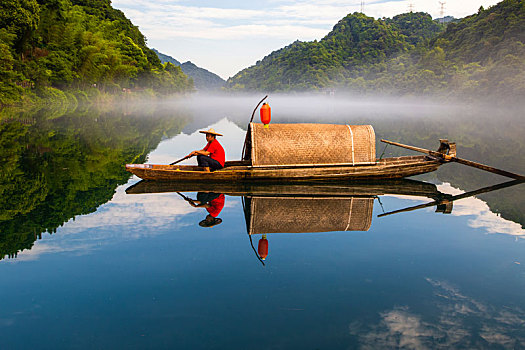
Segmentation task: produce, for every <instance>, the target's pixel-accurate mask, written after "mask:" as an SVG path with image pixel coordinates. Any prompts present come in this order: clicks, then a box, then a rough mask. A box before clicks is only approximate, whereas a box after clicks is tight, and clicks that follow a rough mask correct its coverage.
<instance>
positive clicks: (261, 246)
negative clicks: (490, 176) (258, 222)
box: [257, 235, 268, 260]
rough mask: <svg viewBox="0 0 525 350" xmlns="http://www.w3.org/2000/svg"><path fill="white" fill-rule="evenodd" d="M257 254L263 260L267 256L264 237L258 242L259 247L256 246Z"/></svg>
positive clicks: (266, 242) (266, 241)
mask: <svg viewBox="0 0 525 350" xmlns="http://www.w3.org/2000/svg"><path fill="white" fill-rule="evenodd" d="M257 253H259V256H260V257H261V259H263V260H265V259H266V257H267V256H268V240H267V239H266V235H263V236H262V238H261V239H260V240H259V245H258V246H257Z"/></svg>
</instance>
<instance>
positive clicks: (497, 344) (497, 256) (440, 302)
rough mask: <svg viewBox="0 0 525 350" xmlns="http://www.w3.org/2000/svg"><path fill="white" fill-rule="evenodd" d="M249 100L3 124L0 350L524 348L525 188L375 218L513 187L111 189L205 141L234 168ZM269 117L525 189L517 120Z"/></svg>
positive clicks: (335, 114) (207, 100) (422, 107)
mask: <svg viewBox="0 0 525 350" xmlns="http://www.w3.org/2000/svg"><path fill="white" fill-rule="evenodd" d="M259 98H260V97H259V96H256V97H249V96H244V97H232V96H223V97H200V98H199V97H190V98H185V99H179V100H175V101H170V102H164V103H160V102H159V103H156V104H153V103H149V104H138V103H129V104H123V105H122V106H119V107H116V108H115V107H107V106H106V107H99V108H97V109H81V108H79V109H76V110H74V111H67V110H64V111H49V110H47V111H46V110H41V111H36V112H34V113H31V114H27V113H26V114H23V115H12V116H9V118H7V117H6V118H4V120H3V122H2V123H1V124H0V132H1V138H0V150H1V157H2V160H3V161H2V164H1V165H0V170H1V175H0V193H1V198H0V258H1V260H0V280H1V281H2V288H1V291H0V310H1V312H0V339H1V343H0V344H1V345H0V348H3V349H36V348H39V349H60V348H67V349H71V348H73V349H76V348H80V349H84V348H89V349H90V348H96V349H111V348H136V349H145V348H152V349H164V348H166V349H225V348H228V349H291V348H298V349H299V348H300V349H349V348H350V349H352V348H373V349H383V348H384V349H392V348H403V349H405V348H406V349H435V348H445V349H449V348H476V349H484V348H487V349H492V348H494V349H499V348H508V349H523V348H525V297H524V292H525V240H524V239H523V238H525V230H524V228H523V227H524V225H525V200H524V195H525V191H524V190H525V185H523V184H518V185H514V186H511V187H507V188H503V189H499V190H496V191H492V192H487V193H484V194H481V195H479V196H472V197H468V198H465V199H461V200H458V201H454V202H453V203H452V204H451V205H450V204H449V205H448V207H447V206H445V205H440V206H439V207H436V206H429V207H427V208H422V209H418V210H414V211H407V212H401V213H397V214H392V215H387V216H381V217H378V215H380V214H383V213H388V212H391V211H395V210H398V209H402V208H406V207H411V206H416V205H420V204H425V203H430V202H433V201H435V200H436V199H440V200H442V199H446V198H448V199H450V198H451V197H450V196H454V195H458V194H461V193H464V192H465V191H474V190H477V189H480V188H484V187H487V186H491V185H497V184H501V183H504V182H507V181H509V180H508V179H505V178H503V177H500V176H496V175H491V174H488V173H485V172H483V171H480V170H476V169H470V168H467V167H466V166H462V165H456V164H447V165H444V166H443V167H441V168H440V169H439V170H438V171H437V172H435V173H431V174H427V175H425V176H420V177H417V178H415V179H412V180H413V181H405V182H396V183H386V184H379V185H377V184H375V185H374V186H371V185H360V186H352V185H351V184H339V185H338V186H335V185H332V186H328V187H326V186H325V187H323V186H306V187H299V188H290V187H289V186H286V184H280V185H279V186H277V187H276V186H274V187H270V186H259V187H257V188H255V189H252V192H251V193H248V194H246V193H244V194H243V193H232V192H231V191H230V192H229V193H225V195H224V193H221V189H215V190H214V189H213V188H212V189H211V190H213V192H217V193H216V194H215V195H210V194H209V192H210V191H211V190H210V188H202V187H199V186H186V187H184V186H182V187H181V186H179V187H177V186H176V185H172V186H171V187H170V186H167V187H166V186H165V187H144V186H142V184H137V183H138V182H139V179H138V178H136V177H134V176H131V175H130V174H129V173H127V172H125V171H124V170H123V165H124V164H126V163H144V162H148V163H170V162H172V161H174V160H176V159H178V158H181V157H183V156H185V155H186V154H188V153H189V152H190V151H192V150H195V149H201V148H202V147H203V146H204V144H205V139H204V135H203V134H200V133H198V130H202V129H208V128H210V127H212V128H215V130H217V131H218V132H220V133H223V134H224V137H222V138H221V139H220V141H221V143H222V144H223V146H224V147H225V149H226V157H227V159H230V160H234V159H238V158H239V157H240V152H241V148H242V144H243V141H244V134H245V129H246V124H247V122H248V120H249V118H250V114H251V112H252V109H253V108H254V106H255V104H256V103H257V102H258V100H259ZM269 103H270V105H271V107H272V114H273V115H272V118H273V120H272V122H274V123H279V122H317V123H322V122H324V123H341V124H344V123H348V124H372V125H373V126H374V128H375V131H376V137H377V139H378V140H379V139H381V138H386V139H389V140H392V141H398V142H401V143H405V144H411V145H415V146H419V147H425V148H431V149H437V146H438V145H439V143H438V139H439V138H447V137H448V138H449V139H450V140H451V141H456V142H457V144H458V156H459V157H463V158H466V159H470V160H474V161H478V162H482V163H485V164H489V165H492V166H496V167H501V168H503V169H506V170H509V171H514V172H518V173H522V174H523V173H525V162H524V156H523V155H524V154H525V139H524V137H523V135H525V125H524V124H525V123H523V120H524V115H523V112H521V111H519V110H518V111H516V110H514V111H500V110H494V111H491V110H490V109H487V108H484V109H481V108H473V107H464V106H446V107H443V106H440V105H438V104H432V103H429V102H424V101H405V102H399V101H381V102H380V101H374V100H347V99H337V98H330V97H309V98H304V97H299V96H295V97H280V96H277V97H275V98H273V99H270V100H269ZM256 120H257V119H256ZM270 128H271V126H270ZM383 150H384V145H382V144H380V143H379V142H378V144H377V155H378V156H380V155H381V154H382V153H383ZM408 154H411V152H410V151H407V150H403V149H394V147H393V146H389V147H388V148H387V149H386V150H385V151H384V156H391V155H408ZM194 162H195V160H189V161H185V162H184V163H183V164H192V163H194ZM132 186H133V187H132ZM126 190H128V191H127V192H128V193H127V192H126ZM176 191H179V192H180V194H179V193H177V192H176ZM199 192H200V193H199ZM222 192H227V191H225V190H223V191H222ZM356 192H359V195H356ZM206 193H207V194H206ZM221 194H223V196H221ZM203 196H204V197H206V196H208V200H209V199H213V203H214V204H213V207H214V209H213V210H215V211H216V212H217V211H218V215H217V217H219V218H220V219H221V220H222V222H220V223H219V224H216V225H214V226H212V227H202V226H200V225H199V223H201V222H202V221H203V220H204V219H205V218H206V216H207V214H208V211H207V209H206V208H205V207H193V206H191V205H190V204H189V203H188V201H187V200H185V198H184V197H186V198H191V199H194V200H196V199H197V198H199V199H203V198H204V197H203ZM222 201H224V202H223V203H222ZM436 208H437V209H438V210H437V211H436ZM450 211H451V212H450ZM216 212H215V213H216ZM443 212H446V213H443ZM215 223H216V222H215ZM345 230H346V231H345ZM318 231H321V232H318ZM290 232H291V233H290ZM249 233H253V234H252V235H249ZM263 233H268V234H266V235H263ZM265 244H268V249H267V257H266V258H265V260H263V259H260V257H259V256H258V254H263V255H266V252H265V249H264V245H265ZM259 245H261V250H260V251H258V248H259Z"/></svg>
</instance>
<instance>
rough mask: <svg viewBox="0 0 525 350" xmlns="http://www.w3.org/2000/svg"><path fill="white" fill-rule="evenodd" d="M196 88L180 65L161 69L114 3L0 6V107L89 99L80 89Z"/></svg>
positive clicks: (48, 0) (42, 1) (14, 1)
mask: <svg viewBox="0 0 525 350" xmlns="http://www.w3.org/2000/svg"><path fill="white" fill-rule="evenodd" d="M192 87H193V86H192V82H191V81H190V80H189V79H188V77H187V76H186V75H185V74H184V73H183V72H182V70H181V69H180V67H177V66H175V65H172V64H164V65H163V64H161V62H160V60H159V59H158V57H157V55H156V54H155V53H154V52H153V51H152V50H150V49H149V48H148V47H147V46H146V40H145V38H144V36H143V35H142V33H141V32H140V31H139V29H138V28H137V27H136V26H134V25H133V24H132V23H131V22H130V21H129V19H127V18H126V17H125V16H124V14H123V13H122V12H121V11H119V10H116V9H114V8H112V7H111V2H110V0H38V1H37V0H21V1H20V0H5V1H4V0H3V1H2V2H1V3H0V104H9V103H13V102H16V101H18V100H19V98H20V95H22V94H26V95H27V94H31V91H33V92H36V94H38V95H39V96H42V97H48V96H49V97H56V96H55V95H60V90H66V91H70V92H76V98H78V97H81V98H82V97H87V96H86V94H85V93H84V94H82V93H79V91H85V92H87V93H88V94H99V93H100V92H117V91H122V89H135V90H143V89H152V90H154V91H156V92H159V93H173V92H181V91H187V90H191V89H192ZM94 90H97V91H94ZM66 98H72V97H71V96H69V95H66ZM73 98H74V97H73Z"/></svg>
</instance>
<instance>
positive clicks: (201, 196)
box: [197, 192, 221, 203]
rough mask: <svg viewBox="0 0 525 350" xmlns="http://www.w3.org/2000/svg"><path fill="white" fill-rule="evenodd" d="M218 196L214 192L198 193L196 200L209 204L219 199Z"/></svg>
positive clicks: (218, 194)
mask: <svg viewBox="0 0 525 350" xmlns="http://www.w3.org/2000/svg"><path fill="white" fill-rule="evenodd" d="M220 195H221V194H220V193H214V192H198V193H197V200H198V201H199V202H201V203H209V202H211V201H212V200H214V199H215V198H219V196H220Z"/></svg>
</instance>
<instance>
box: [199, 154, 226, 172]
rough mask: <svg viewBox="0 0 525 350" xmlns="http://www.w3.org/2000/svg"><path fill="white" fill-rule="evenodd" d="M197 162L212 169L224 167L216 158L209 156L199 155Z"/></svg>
mask: <svg viewBox="0 0 525 350" xmlns="http://www.w3.org/2000/svg"><path fill="white" fill-rule="evenodd" d="M197 163H198V164H199V166H203V167H209V168H210V170H219V169H222V165H221V163H219V162H218V161H216V160H215V159H212V158H210V157H208V156H203V155H198V156H197Z"/></svg>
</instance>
